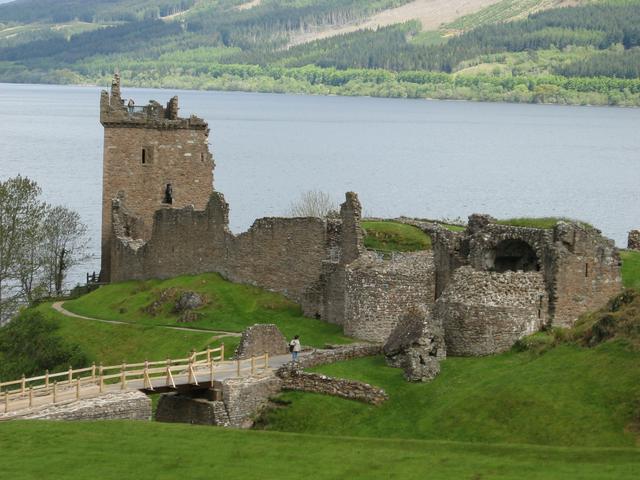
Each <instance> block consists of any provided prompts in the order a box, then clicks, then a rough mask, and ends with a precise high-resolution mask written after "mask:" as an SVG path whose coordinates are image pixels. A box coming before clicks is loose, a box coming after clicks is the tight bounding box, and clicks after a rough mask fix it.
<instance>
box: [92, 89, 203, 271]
mask: <svg viewBox="0 0 640 480" xmlns="http://www.w3.org/2000/svg"><path fill="white" fill-rule="evenodd" d="M177 112H178V100H177V97H174V98H173V99H171V101H170V102H169V104H168V106H167V108H166V109H165V108H164V107H162V106H161V105H159V104H157V103H156V102H152V103H150V104H149V105H147V106H145V107H144V108H143V109H137V110H136V111H129V110H128V109H127V108H126V107H125V106H124V105H123V101H122V98H121V96H120V85H119V79H118V80H117V85H116V84H114V88H113V89H112V91H111V95H109V94H108V93H107V92H106V91H104V92H103V93H102V96H101V105H100V121H101V123H102V125H103V126H104V157H103V174H102V181H103V184H102V195H103V196H102V279H103V281H109V280H110V259H109V256H110V253H111V246H110V241H111V233H112V228H111V218H112V217H111V215H112V213H111V202H112V200H113V199H114V198H118V197H119V198H121V199H124V201H125V202H126V204H127V206H128V208H129V209H130V212H131V214H132V215H134V216H135V217H137V219H138V223H137V228H136V236H137V238H142V239H148V238H150V236H151V231H152V223H153V218H154V214H155V211H156V210H157V209H159V208H161V207H163V206H164V207H171V208H182V207H185V206H187V205H194V206H195V208H197V209H203V208H204V207H205V205H206V204H207V201H208V199H209V195H210V194H211V192H212V190H213V159H212V156H211V153H210V152H209V147H208V134H209V129H208V126H207V123H206V122H205V121H204V120H202V119H200V118H197V117H193V116H192V117H190V118H179V117H178V116H177ZM168 185H170V186H171V203H167V200H168V199H167V198H166V197H167V186H168Z"/></svg>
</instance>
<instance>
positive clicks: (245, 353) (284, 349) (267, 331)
mask: <svg viewBox="0 0 640 480" xmlns="http://www.w3.org/2000/svg"><path fill="white" fill-rule="evenodd" d="M265 353H268V354H269V355H285V354H287V353H289V347H288V344H287V339H286V338H284V335H282V332H280V330H278V327H277V326H275V325H272V324H256V325H252V326H250V327H248V328H246V329H245V330H244V331H243V332H242V337H241V338H240V344H239V345H238V348H237V350H236V355H235V358H239V359H244V358H250V357H252V356H260V355H264V354H265Z"/></svg>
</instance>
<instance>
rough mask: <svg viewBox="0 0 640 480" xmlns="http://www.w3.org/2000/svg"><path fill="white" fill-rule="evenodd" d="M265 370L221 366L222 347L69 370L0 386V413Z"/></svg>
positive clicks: (257, 361) (262, 360) (251, 361)
mask: <svg viewBox="0 0 640 480" xmlns="http://www.w3.org/2000/svg"><path fill="white" fill-rule="evenodd" d="M268 368H269V354H267V353H265V354H264V355H261V356H258V357H251V358H248V359H244V360H233V361H232V360H227V361H225V360H224V344H222V345H221V346H220V347H218V348H207V349H206V350H203V351H201V352H196V351H195V350H194V351H192V352H191V354H190V355H189V356H188V357H186V358H177V359H167V360H160V361H154V362H149V361H145V362H141V363H131V364H128V363H122V364H121V365H111V366H106V367H105V366H103V365H96V364H95V363H94V364H93V365H92V366H91V367H87V368H78V369H73V368H71V367H69V370H67V371H64V372H58V373H49V371H47V372H46V373H45V374H44V375H40V376H37V377H30V378H25V376H23V377H22V378H21V379H20V380H14V381H10V382H2V383H0V412H3V411H4V413H7V412H9V411H13V410H21V409H24V408H31V407H35V406H42V405H46V404H54V403H58V402H61V401H70V400H80V399H81V398H87V397H92V396H96V395H100V394H102V393H107V392H109V391H112V392H113V391H118V390H127V389H131V390H148V391H154V390H155V389H157V388H177V386H178V385H200V383H199V382H203V383H212V382H213V381H214V377H215V376H216V375H220V374H225V375H226V377H227V378H229V377H234V376H235V377H241V376H243V375H254V374H256V373H259V372H260V371H265V370H266V369H268Z"/></svg>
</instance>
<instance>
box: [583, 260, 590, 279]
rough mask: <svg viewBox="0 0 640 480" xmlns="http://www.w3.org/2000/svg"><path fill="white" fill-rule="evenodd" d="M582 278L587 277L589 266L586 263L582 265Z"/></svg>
mask: <svg viewBox="0 0 640 480" xmlns="http://www.w3.org/2000/svg"><path fill="white" fill-rule="evenodd" d="M584 276H585V277H588V276H589V264H588V263H585V264H584Z"/></svg>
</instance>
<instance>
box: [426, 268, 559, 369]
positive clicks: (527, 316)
mask: <svg viewBox="0 0 640 480" xmlns="http://www.w3.org/2000/svg"><path fill="white" fill-rule="evenodd" d="M434 315H435V316H436V317H437V319H438V321H440V322H442V324H443V326H444V330H445V342H446V348H447V354H448V355H452V356H475V355H491V354H494V353H499V352H503V351H505V350H508V349H509V348H511V347H512V346H513V344H514V343H515V342H516V341H517V340H518V339H520V338H522V337H524V336H525V335H530V334H532V333H534V332H536V331H538V330H539V329H540V328H541V327H542V325H544V324H545V322H546V315H547V294H546V290H545V284H544V280H543V277H542V275H541V274H540V273H539V272H505V273H497V272H483V271H477V270H473V269H472V268H471V267H461V268H459V269H458V270H456V272H455V273H454V275H453V278H452V281H451V283H450V284H449V286H448V287H447V289H446V290H445V291H444V292H443V294H442V296H441V297H440V298H439V299H438V301H437V302H436V304H435V307H434Z"/></svg>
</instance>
